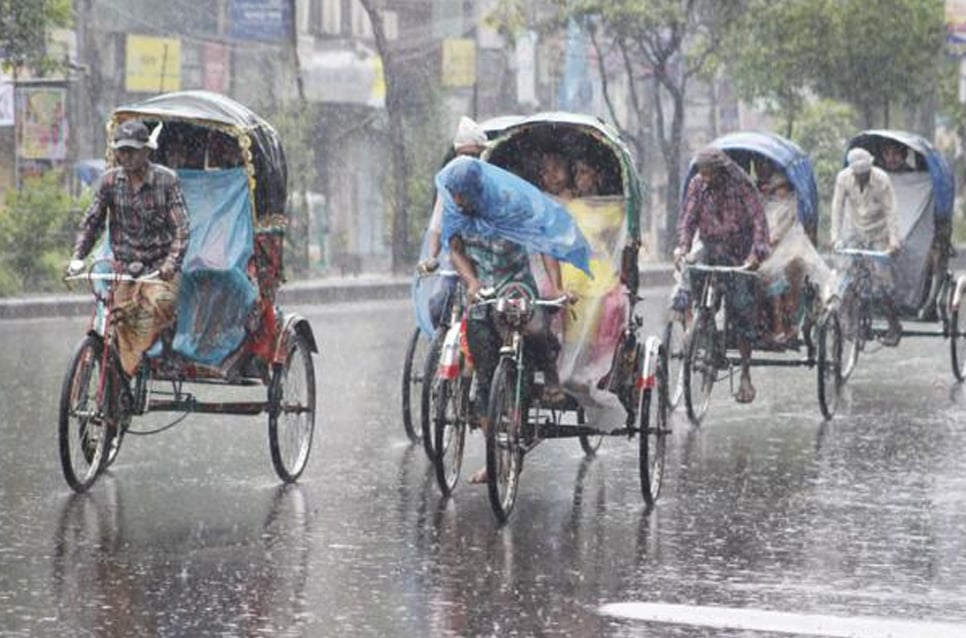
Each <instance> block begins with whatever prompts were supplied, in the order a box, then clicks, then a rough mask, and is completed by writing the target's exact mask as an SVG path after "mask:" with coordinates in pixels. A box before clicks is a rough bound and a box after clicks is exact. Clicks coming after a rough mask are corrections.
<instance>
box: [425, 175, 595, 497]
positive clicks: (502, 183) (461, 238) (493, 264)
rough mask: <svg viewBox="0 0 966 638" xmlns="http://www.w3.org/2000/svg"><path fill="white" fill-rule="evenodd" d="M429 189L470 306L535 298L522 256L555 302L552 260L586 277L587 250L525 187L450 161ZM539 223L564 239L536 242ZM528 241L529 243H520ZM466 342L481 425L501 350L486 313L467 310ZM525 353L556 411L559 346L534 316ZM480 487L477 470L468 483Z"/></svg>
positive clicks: (481, 475) (557, 285)
mask: <svg viewBox="0 0 966 638" xmlns="http://www.w3.org/2000/svg"><path fill="white" fill-rule="evenodd" d="M436 184H437V189H438V190H439V191H442V190H443V189H446V192H447V194H448V196H449V201H448V202H446V203H445V204H444V213H443V238H444V241H447V242H448V244H449V247H450V251H451V253H452V258H453V265H454V266H455V267H456V270H457V271H459V273H460V276H461V278H462V279H463V281H464V283H465V284H466V288H467V298H468V299H469V300H471V302H472V301H474V300H476V299H477V296H478V293H479V292H480V290H481V289H483V288H490V287H493V288H496V287H500V286H503V285H505V284H507V283H511V282H519V283H521V284H523V285H525V286H528V287H529V288H530V289H531V290H533V291H536V290H537V284H536V281H535V280H534V276H533V274H532V272H531V270H530V257H529V252H528V250H533V251H534V252H540V254H541V257H542V261H543V265H544V268H545V269H546V272H547V274H548V276H549V279H550V285H551V288H552V289H551V290H549V291H547V292H548V294H550V295H552V296H554V297H558V296H560V295H562V294H564V293H563V291H562V289H561V288H562V287H561V275H560V264H559V262H558V261H557V259H556V258H555V257H554V256H553V255H552V254H551V252H554V251H556V252H558V254H560V255H561V256H564V257H566V258H568V259H571V260H575V261H579V262H580V263H578V264H577V265H578V266H579V267H582V268H583V269H586V267H587V266H586V263H587V258H588V255H589V252H590V251H589V247H588V246H587V243H586V240H585V239H584V237H583V235H582V234H581V233H580V231H579V229H577V227H576V225H575V224H574V223H573V220H572V219H571V218H570V216H569V215H568V214H567V213H566V211H565V210H564V209H563V208H562V207H561V206H560V205H559V204H557V203H555V202H553V200H551V199H550V198H548V197H546V196H543V195H541V194H540V193H539V191H538V190H537V189H536V188H535V187H533V185H531V184H529V183H528V182H526V181H525V180H523V179H521V178H519V177H517V176H515V175H513V174H512V173H509V172H507V171H504V170H502V169H500V168H499V167H497V166H494V165H491V164H487V163H485V162H481V161H479V160H476V159H471V158H457V159H456V160H453V161H452V162H450V163H449V164H448V165H447V166H446V167H445V168H444V169H443V170H442V171H440V172H439V173H438V174H437V176H436ZM450 202H451V204H450ZM538 208H540V209H541V210H538ZM545 222H547V223H549V224H550V225H554V226H557V227H558V228H560V229H565V230H566V232H565V233H562V234H561V237H562V238H563V239H554V238H551V237H548V236H542V233H541V232H540V231H541V229H542V228H545V227H546V225H547V224H546V223H545ZM521 233H522V234H521ZM528 233H531V234H532V235H531V236H527V234H528ZM466 339H467V345H468V346H469V350H470V354H471V355H472V357H473V361H474V365H475V367H476V375H477V376H476V379H477V403H476V410H477V414H478V415H480V416H481V417H482V415H485V413H486V409H487V405H488V402H489V389H490V382H491V379H492V376H493V372H494V370H495V369H496V364H497V363H498V361H499V354H500V346H501V345H502V339H501V337H500V334H499V332H498V330H497V326H496V324H495V323H494V322H493V320H492V317H491V313H490V312H489V307H486V306H471V307H470V310H469V316H468V321H467V327H466ZM527 347H528V352H530V354H531V356H532V357H533V360H534V362H535V365H536V367H537V368H538V369H540V370H542V371H543V373H544V380H545V382H544V399H545V401H547V402H548V403H550V404H559V403H560V402H562V401H563V400H564V399H565V395H564V393H563V390H562V388H561V387H560V381H559V378H558V374H557V367H556V357H557V350H558V347H559V345H558V344H557V342H556V339H554V337H553V336H552V335H551V333H550V330H549V321H548V318H547V316H546V313H544V312H543V311H542V310H541V309H540V308H537V309H536V311H535V313H534V315H533V318H532V319H531V320H530V323H529V325H528V326H527ZM480 426H481V428H482V429H483V431H484V432H485V431H486V430H487V428H488V427H489V424H488V422H487V421H486V419H485V417H482V418H480ZM486 480H487V476H486V473H485V470H483V471H482V472H477V473H476V474H475V475H474V476H473V477H472V479H471V482H476V483H479V482H485V481H486Z"/></svg>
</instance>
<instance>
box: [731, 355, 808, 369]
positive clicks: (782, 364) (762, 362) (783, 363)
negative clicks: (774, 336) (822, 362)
mask: <svg viewBox="0 0 966 638" xmlns="http://www.w3.org/2000/svg"><path fill="white" fill-rule="evenodd" d="M728 364H729V365H730V366H740V365H741V357H728ZM748 364H749V365H752V366H761V367H772V368H800V367H802V366H805V367H809V368H814V367H815V366H816V365H818V361H816V360H815V359H756V358H755V357H752V358H751V359H750V360H749V361H748Z"/></svg>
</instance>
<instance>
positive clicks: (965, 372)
mask: <svg viewBox="0 0 966 638" xmlns="http://www.w3.org/2000/svg"><path fill="white" fill-rule="evenodd" d="M961 311H962V305H961V304H960V305H959V306H956V307H955V308H953V311H952V314H951V315H950V316H949V330H950V334H949V354H950V358H951V361H952V364H953V374H954V375H956V380H957V381H966V332H964V331H966V325H964V324H966V321H964V320H963V318H962V312H961Z"/></svg>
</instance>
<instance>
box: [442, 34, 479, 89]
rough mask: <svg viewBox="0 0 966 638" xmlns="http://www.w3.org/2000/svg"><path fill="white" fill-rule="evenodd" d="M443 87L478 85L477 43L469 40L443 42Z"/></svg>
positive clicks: (448, 39) (456, 39) (447, 39)
mask: <svg viewBox="0 0 966 638" xmlns="http://www.w3.org/2000/svg"><path fill="white" fill-rule="evenodd" d="M442 82H443V86H447V87H469V86H473V85H474V84H476V42H475V41H474V40H471V39H469V38H446V39H445V40H443V77H442Z"/></svg>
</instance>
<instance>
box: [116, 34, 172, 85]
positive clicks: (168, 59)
mask: <svg viewBox="0 0 966 638" xmlns="http://www.w3.org/2000/svg"><path fill="white" fill-rule="evenodd" d="M124 70H125V72H124V88H125V89H126V90H128V91H130V92H132V93H165V92H167V91H180V90H181V40H178V39H177V38H153V37H150V36H146V35H128V36H127V50H126V56H125V66H124Z"/></svg>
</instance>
